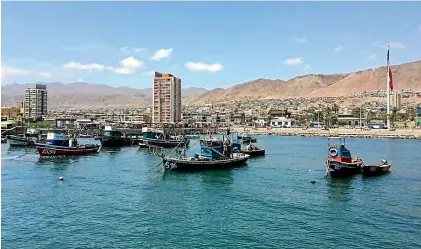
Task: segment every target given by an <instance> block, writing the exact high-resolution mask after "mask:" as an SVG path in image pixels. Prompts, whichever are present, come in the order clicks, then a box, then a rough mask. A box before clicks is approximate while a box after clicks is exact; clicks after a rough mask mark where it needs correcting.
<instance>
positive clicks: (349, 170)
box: [326, 137, 363, 177]
mask: <svg viewBox="0 0 421 249" xmlns="http://www.w3.org/2000/svg"><path fill="white" fill-rule="evenodd" d="M332 139H338V140H339V144H331V143H330V140H332ZM327 146H328V153H329V155H328V157H327V160H326V176H330V177H347V176H351V175H354V174H357V173H359V172H360V167H361V165H362V164H363V161H362V160H361V159H358V158H356V159H352V157H351V152H350V151H349V150H348V149H347V148H346V147H345V138H343V137H328V145H327Z"/></svg>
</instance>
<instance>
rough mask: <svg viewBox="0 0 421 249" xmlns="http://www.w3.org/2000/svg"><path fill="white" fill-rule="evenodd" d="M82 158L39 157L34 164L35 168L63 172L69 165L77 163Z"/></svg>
mask: <svg viewBox="0 0 421 249" xmlns="http://www.w3.org/2000/svg"><path fill="white" fill-rule="evenodd" d="M81 158H83V156H72V157H40V158H38V160H37V162H36V163H35V164H36V165H37V166H50V170H53V171H54V170H65V169H67V168H68V167H69V165H70V164H74V163H77V162H79V161H80V160H81Z"/></svg>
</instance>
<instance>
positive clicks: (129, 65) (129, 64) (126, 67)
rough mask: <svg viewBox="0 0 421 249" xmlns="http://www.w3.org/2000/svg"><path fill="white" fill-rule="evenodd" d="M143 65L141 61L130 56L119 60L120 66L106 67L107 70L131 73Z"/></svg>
mask: <svg viewBox="0 0 421 249" xmlns="http://www.w3.org/2000/svg"><path fill="white" fill-rule="evenodd" d="M143 65H144V63H143V61H140V60H138V59H136V58H134V57H133V56H130V57H127V58H125V59H122V60H120V67H107V70H110V71H111V72H114V73H117V74H132V73H134V72H135V71H136V69H138V68H141V67H142V66H143Z"/></svg>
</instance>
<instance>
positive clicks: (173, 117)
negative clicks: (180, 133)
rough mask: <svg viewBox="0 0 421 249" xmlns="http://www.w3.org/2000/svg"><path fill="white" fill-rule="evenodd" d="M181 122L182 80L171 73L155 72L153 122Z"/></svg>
mask: <svg viewBox="0 0 421 249" xmlns="http://www.w3.org/2000/svg"><path fill="white" fill-rule="evenodd" d="M180 121H181V79H179V78H177V77H175V76H174V75H172V74H169V73H158V72H155V77H154V78H153V112H152V122H154V123H171V122H175V123H177V122H180Z"/></svg>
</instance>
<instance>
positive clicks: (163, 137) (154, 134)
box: [142, 127, 190, 148]
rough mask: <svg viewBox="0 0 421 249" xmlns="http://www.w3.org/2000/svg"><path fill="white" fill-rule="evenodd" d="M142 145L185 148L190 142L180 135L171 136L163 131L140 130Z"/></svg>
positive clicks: (144, 128)
mask: <svg viewBox="0 0 421 249" xmlns="http://www.w3.org/2000/svg"><path fill="white" fill-rule="evenodd" d="M142 134H143V138H142V140H143V143H145V144H146V145H148V146H158V147H162V148H174V147H177V146H180V147H181V146H187V145H189V142H190V140H189V139H188V138H186V137H185V136H182V135H177V136H171V135H170V134H168V133H166V132H165V130H164V129H162V130H158V129H152V128H148V127H143V128H142Z"/></svg>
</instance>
